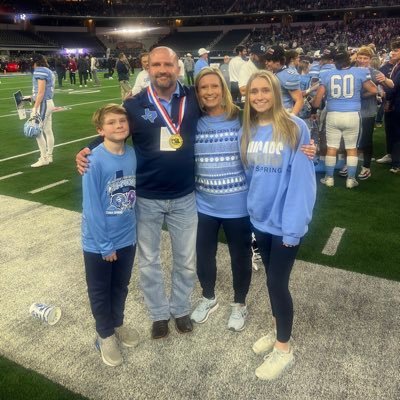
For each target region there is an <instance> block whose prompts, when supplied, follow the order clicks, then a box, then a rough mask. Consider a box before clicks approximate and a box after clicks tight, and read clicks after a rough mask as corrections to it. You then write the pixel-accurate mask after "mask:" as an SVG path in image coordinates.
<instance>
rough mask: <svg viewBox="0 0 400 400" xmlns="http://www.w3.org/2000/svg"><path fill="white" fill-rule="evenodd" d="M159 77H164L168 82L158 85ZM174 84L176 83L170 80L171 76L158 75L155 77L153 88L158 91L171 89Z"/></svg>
mask: <svg viewBox="0 0 400 400" xmlns="http://www.w3.org/2000/svg"><path fill="white" fill-rule="evenodd" d="M161 77H166V78H168V81H163V82H162V83H160V82H159V81H158V79H159V78H161ZM175 84H176V81H174V80H173V79H172V76H171V75H169V74H159V75H157V76H156V77H155V79H154V82H153V85H154V87H155V88H159V89H170V88H171V87H173V86H174V85H175Z"/></svg>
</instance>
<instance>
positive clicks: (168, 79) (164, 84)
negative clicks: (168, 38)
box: [148, 46, 179, 96]
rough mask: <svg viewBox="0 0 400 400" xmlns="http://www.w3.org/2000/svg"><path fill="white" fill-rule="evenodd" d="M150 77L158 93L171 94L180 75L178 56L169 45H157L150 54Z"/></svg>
mask: <svg viewBox="0 0 400 400" xmlns="http://www.w3.org/2000/svg"><path fill="white" fill-rule="evenodd" d="M148 72H149V77H150V81H151V83H152V85H153V86H154V88H155V89H156V91H157V93H158V95H161V94H162V95H166V96H168V95H170V94H171V93H172V92H173V91H174V90H175V88H176V83H177V80H178V75H179V66H178V56H177V55H176V53H175V52H174V51H173V50H172V49H170V48H169V47H164V46H160V47H156V48H154V49H153V50H152V51H151V52H150V54H149V71H148Z"/></svg>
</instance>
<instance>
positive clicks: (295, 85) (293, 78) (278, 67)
mask: <svg viewBox="0 0 400 400" xmlns="http://www.w3.org/2000/svg"><path fill="white" fill-rule="evenodd" d="M265 57H266V66H267V69H268V70H270V71H272V72H273V73H274V74H275V75H276V77H277V78H278V79H279V82H280V84H281V92H282V101H283V105H284V107H285V109H286V110H287V111H289V112H291V113H292V114H294V115H298V114H299V112H300V111H301V109H302V108H303V104H304V99H303V94H302V92H301V89H300V75H299V73H298V72H297V71H296V70H295V69H293V68H287V67H286V65H285V62H286V58H285V50H284V49H283V48H282V47H281V46H271V47H270V48H269V49H268V51H267V54H266V55H265Z"/></svg>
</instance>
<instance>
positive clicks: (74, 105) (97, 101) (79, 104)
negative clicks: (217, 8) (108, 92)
mask: <svg viewBox="0 0 400 400" xmlns="http://www.w3.org/2000/svg"><path fill="white" fill-rule="evenodd" d="M112 100H121V97H114V98H112V99H102V100H96V101H87V102H86V103H77V104H71V105H68V106H60V107H71V108H72V107H76V106H84V105H86V104H94V103H101V102H106V101H112ZM15 115H17V112H15V113H12V114H6V115H0V118H6V117H13V116H15Z"/></svg>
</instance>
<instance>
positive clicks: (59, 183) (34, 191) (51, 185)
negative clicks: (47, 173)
mask: <svg viewBox="0 0 400 400" xmlns="http://www.w3.org/2000/svg"><path fill="white" fill-rule="evenodd" d="M67 182H68V179H63V180H62V181H58V182H54V183H51V184H50V185H46V186H43V187H41V188H38V189H35V190H31V191H30V192H28V193H31V194H35V193H39V192H43V190H47V189H51V188H53V187H54V186H59V185H62V184H64V183H67Z"/></svg>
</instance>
